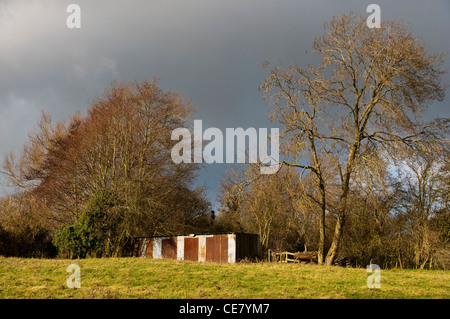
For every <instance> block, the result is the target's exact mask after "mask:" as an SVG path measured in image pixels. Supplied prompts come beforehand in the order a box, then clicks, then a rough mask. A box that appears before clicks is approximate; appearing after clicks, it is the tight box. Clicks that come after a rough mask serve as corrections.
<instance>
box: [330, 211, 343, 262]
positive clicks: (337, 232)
mask: <svg viewBox="0 0 450 319" xmlns="http://www.w3.org/2000/svg"><path fill="white" fill-rule="evenodd" d="M343 226H344V213H343V212H342V211H341V212H339V215H338V219H337V221H336V227H335V228H334V235H333V242H332V243H331V247H330V249H329V250H328V253H327V257H326V259H325V264H326V265H327V266H331V265H332V264H333V262H334V258H335V257H336V254H337V251H338V249H339V244H340V241H341V236H342V228H343Z"/></svg>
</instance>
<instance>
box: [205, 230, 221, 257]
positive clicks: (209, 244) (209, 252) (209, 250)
mask: <svg viewBox="0 0 450 319" xmlns="http://www.w3.org/2000/svg"><path fill="white" fill-rule="evenodd" d="M216 240H217V236H211V237H207V238H206V262H212V261H214V262H217V256H216V255H215V253H216V251H217V250H218V249H220V247H219V246H220V243H219V245H216Z"/></svg>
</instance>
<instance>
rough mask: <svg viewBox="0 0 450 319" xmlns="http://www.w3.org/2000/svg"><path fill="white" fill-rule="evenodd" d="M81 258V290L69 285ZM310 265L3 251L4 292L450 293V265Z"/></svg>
mask: <svg viewBox="0 0 450 319" xmlns="http://www.w3.org/2000/svg"><path fill="white" fill-rule="evenodd" d="M70 264H78V265H79V266H80V269H81V288H80V289H69V288H68V287H67V286H66V280H67V277H68V276H69V275H70V274H69V273H68V272H66V268H67V266H69V265H70ZM368 276H369V274H368V273H367V272H366V270H365V269H354V268H341V267H325V266H317V265H304V264H274V263H237V264H215V263H208V264H205V263H198V262H190V261H176V260H154V259H148V258H105V259H84V260H64V259H23V258H4V257H0V298H102V299H103V298H133V299H136V298H161V299H162V298H194V299H197V298H219V299H222V298H231V299H235V298H239V299H245V298H257V299H259V298H276V299H280V298H282V299H287V298H450V271H436V270H433V271H429V270H397V269H393V270H381V288H379V289H376V288H372V289H369V288H368V287H367V284H366V281H367V277H368Z"/></svg>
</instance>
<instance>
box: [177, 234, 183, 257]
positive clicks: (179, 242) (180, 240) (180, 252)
mask: <svg viewBox="0 0 450 319" xmlns="http://www.w3.org/2000/svg"><path fill="white" fill-rule="evenodd" d="M177 259H178V260H184V236H178V237H177Z"/></svg>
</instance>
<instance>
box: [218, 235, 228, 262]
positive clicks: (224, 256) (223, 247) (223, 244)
mask: <svg viewBox="0 0 450 319" xmlns="http://www.w3.org/2000/svg"><path fill="white" fill-rule="evenodd" d="M219 236H220V237H219V238H220V258H219V261H220V262H222V263H227V262H228V235H219Z"/></svg>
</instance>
